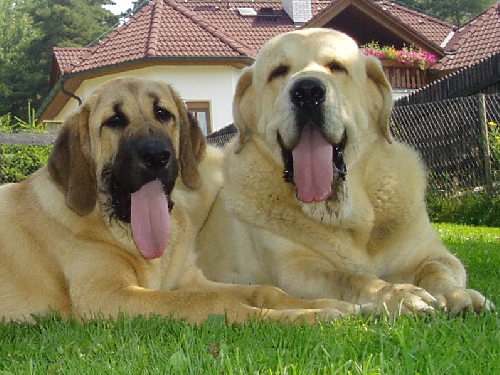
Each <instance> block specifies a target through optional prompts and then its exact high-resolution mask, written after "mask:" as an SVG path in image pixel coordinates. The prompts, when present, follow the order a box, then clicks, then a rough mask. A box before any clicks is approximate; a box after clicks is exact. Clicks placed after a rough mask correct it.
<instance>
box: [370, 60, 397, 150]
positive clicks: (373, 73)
mask: <svg viewBox="0 0 500 375" xmlns="http://www.w3.org/2000/svg"><path fill="white" fill-rule="evenodd" d="M365 59H366V73H367V74H368V78H370V79H371V80H372V81H373V82H375V84H376V85H377V88H378V89H379V90H380V94H381V95H382V106H381V109H380V115H379V118H378V125H379V127H380V129H381V130H382V134H383V135H384V138H385V139H386V140H387V142H389V143H392V136H391V130H390V129H389V118H390V116H391V109H392V91H391V85H390V84H389V81H388V80H387V78H386V76H385V74H384V71H383V69H382V65H381V64H380V61H379V60H378V59H377V58H375V57H371V56H365Z"/></svg>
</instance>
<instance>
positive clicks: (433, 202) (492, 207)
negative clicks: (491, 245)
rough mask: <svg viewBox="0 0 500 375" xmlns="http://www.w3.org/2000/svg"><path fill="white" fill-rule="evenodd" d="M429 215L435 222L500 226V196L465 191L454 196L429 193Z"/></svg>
mask: <svg viewBox="0 0 500 375" xmlns="http://www.w3.org/2000/svg"><path fill="white" fill-rule="evenodd" d="M427 206H428V208H429V215H430V217H431V220H432V221H434V222H449V223H456V224H467V225H481V226H489V227H500V196H493V197H489V196H488V195H487V194H484V193H482V194H479V193H463V194H456V195H454V196H448V197H445V196H442V195H437V194H436V195H433V194H429V195H428V196H427Z"/></svg>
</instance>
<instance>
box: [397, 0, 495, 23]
mask: <svg viewBox="0 0 500 375" xmlns="http://www.w3.org/2000/svg"><path fill="white" fill-rule="evenodd" d="M497 1H498V0H402V1H400V2H401V3H402V4H404V5H410V6H412V7H415V8H417V9H419V10H422V11H425V12H426V13H427V14H430V15H432V16H434V17H437V18H439V19H442V20H445V21H448V22H450V23H452V24H455V25H462V24H464V23H465V22H467V21H469V20H470V19H472V18H473V17H475V16H477V15H478V14H480V13H481V12H484V11H485V10H486V9H488V8H489V7H490V6H492V5H493V4H494V3H496V2H497ZM398 2H399V1H398Z"/></svg>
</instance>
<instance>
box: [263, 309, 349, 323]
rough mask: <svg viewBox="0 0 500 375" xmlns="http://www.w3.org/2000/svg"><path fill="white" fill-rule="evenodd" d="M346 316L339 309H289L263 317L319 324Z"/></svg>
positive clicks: (273, 311)
mask: <svg viewBox="0 0 500 375" xmlns="http://www.w3.org/2000/svg"><path fill="white" fill-rule="evenodd" d="M344 316H346V313H345V312H344V311H340V310H337V309H287V310H268V311H266V312H265V314H264V315H263V317H264V318H265V319H268V320H280V321H287V322H291V323H293V324H307V325H312V324H318V323H319V322H329V321H332V320H339V319H341V318H343V317H344Z"/></svg>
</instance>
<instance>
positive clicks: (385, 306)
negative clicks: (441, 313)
mask: <svg viewBox="0 0 500 375" xmlns="http://www.w3.org/2000/svg"><path fill="white" fill-rule="evenodd" d="M377 294H378V300H377V310H378V312H380V313H384V314H388V315H389V316H399V315H415V314H416V315H422V314H432V313H434V312H435V309H434V306H436V303H437V300H436V298H434V297H433V296H432V295H430V294H429V293H428V292H427V291H426V290H424V289H422V288H419V287H417V286H415V285H412V284H387V285H386V286H385V287H383V288H382V289H380V290H379V291H378V293H377Z"/></svg>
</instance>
